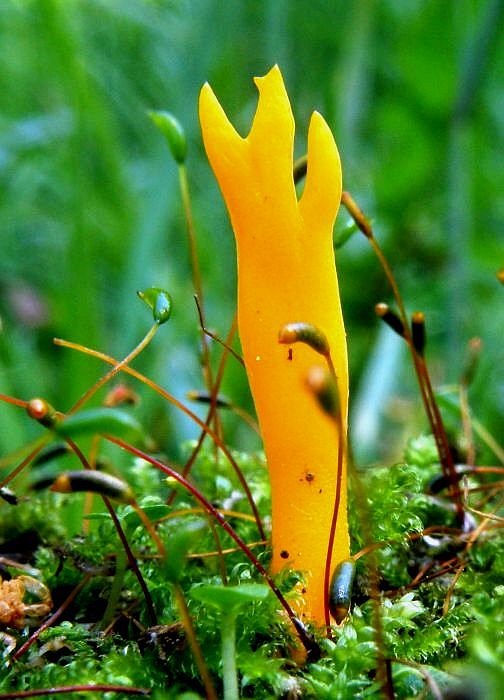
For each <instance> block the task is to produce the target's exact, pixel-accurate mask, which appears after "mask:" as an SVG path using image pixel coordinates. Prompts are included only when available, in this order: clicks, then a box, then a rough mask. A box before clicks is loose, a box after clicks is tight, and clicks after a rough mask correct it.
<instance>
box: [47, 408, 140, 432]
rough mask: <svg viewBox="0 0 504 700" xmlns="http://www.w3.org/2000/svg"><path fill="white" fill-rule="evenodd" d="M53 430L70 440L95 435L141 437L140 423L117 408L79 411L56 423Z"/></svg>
mask: <svg viewBox="0 0 504 700" xmlns="http://www.w3.org/2000/svg"><path fill="white" fill-rule="evenodd" d="M54 430H55V432H56V433H57V434H58V435H63V436H64V437H72V438H73V437H76V436H77V435H86V434H87V435H94V434H97V433H98V434H102V435H104V434H110V435H116V436H118V437H123V436H134V437H137V438H141V437H142V428H141V426H140V423H139V422H138V421H137V420H136V419H135V418H134V417H133V416H131V415H130V414H129V413H126V411H121V410H119V409H117V408H90V409H88V410H86V411H79V413H74V414H73V415H71V416H68V418H65V419H64V420H61V421H60V422H58V424H57V425H56V426H55V427H54Z"/></svg>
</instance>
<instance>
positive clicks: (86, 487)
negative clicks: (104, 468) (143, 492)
mask: <svg viewBox="0 0 504 700" xmlns="http://www.w3.org/2000/svg"><path fill="white" fill-rule="evenodd" d="M50 488H51V491H56V492H57V493H78V492H82V491H90V492H91V493H99V494H101V495H102V496H106V497H107V498H113V499H114V500H116V501H121V502H123V503H132V502H133V501H134V498H133V493H132V491H131V489H130V487H129V486H128V484H126V483H125V482H124V481H121V479H118V478H117V477H115V476H111V475H110V474H104V473H103V472H97V471H94V470H82V471H75V472H64V473H63V474H60V475H59V476H58V478H57V479H56V481H55V482H54V483H53V484H52V486H51V487H50Z"/></svg>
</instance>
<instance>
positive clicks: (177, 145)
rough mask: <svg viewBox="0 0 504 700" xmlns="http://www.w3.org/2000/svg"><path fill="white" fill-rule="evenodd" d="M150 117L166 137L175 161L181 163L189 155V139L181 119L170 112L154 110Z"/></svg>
mask: <svg viewBox="0 0 504 700" xmlns="http://www.w3.org/2000/svg"><path fill="white" fill-rule="evenodd" d="M149 117H150V118H151V119H152V121H153V122H154V124H155V125H156V126H157V128H158V129H159V131H160V132H161V133H162V134H163V136H164V137H165V139H166V141H167V143H168V147H169V149H170V151H171V154H172V156H173V157H174V159H175V161H176V162H177V163H178V164H179V165H180V164H182V163H183V162H184V161H185V159H186V156H187V139H186V136H185V133H184V129H183V128H182V124H181V123H180V122H179V120H178V119H177V118H176V117H174V116H173V114H171V113H170V112H163V111H153V112H149Z"/></svg>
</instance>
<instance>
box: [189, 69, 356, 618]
mask: <svg viewBox="0 0 504 700" xmlns="http://www.w3.org/2000/svg"><path fill="white" fill-rule="evenodd" d="M255 83H256V85H257V87H258V89H259V103H258V106H257V111H256V114H255V117H254V121H253V125H252V128H251V130H250V133H249V134H248V136H247V137H246V138H242V137H241V136H240V135H239V134H238V133H237V132H236V131H235V129H234V128H233V126H232V125H231V124H230V122H229V121H228V119H227V117H226V115H225V113H224V111H223V109H222V107H221V106H220V104H219V102H218V100H217V98H216V97H215V95H214V93H213V92H212V89H211V88H210V86H209V85H208V84H206V85H204V87H203V89H202V91H201V96H200V121H201V127H202V132H203V140H204V144H205V148H206V152H207V155H208V158H209V161H210V164H211V166H212V168H213V170H214V172H215V175H216V177H217V180H218V182H219V185H220V188H221V191H222V194H223V196H224V199H225V201H226V204H227V208H228V211H229V214H230V218H231V223H232V226H233V229H234V233H235V238H236V244H237V254H238V324H239V333H240V339H241V344H242V348H243V353H244V359H245V366H246V369H247V374H248V377H249V381H250V386H251V390H252V394H253V397H254V402H255V406H256V410H257V414H258V418H259V422H260V426H261V432H262V436H263V440H264V448H265V452H266V458H267V461H268V467H269V472H270V481H271V492H272V546H273V562H272V570H273V572H274V573H276V572H278V571H280V570H281V569H282V568H284V567H285V566H290V567H293V568H296V569H299V570H301V571H303V572H304V574H305V576H306V586H305V587H303V594H304V595H303V602H302V604H301V609H300V611H299V612H300V613H301V614H302V615H303V616H304V617H306V618H308V619H311V620H313V621H314V622H315V623H317V624H320V625H322V624H324V606H325V600H326V597H327V591H326V590H324V588H325V586H324V569H325V563H326V555H327V549H328V539H329V531H330V525H331V518H332V512H333V506H334V498H335V492H336V479H337V465H338V444H341V445H345V444H346V439H342V440H340V438H339V437H338V434H337V429H336V427H335V425H334V422H331V420H330V419H329V418H328V417H327V416H326V415H324V414H323V413H322V412H321V411H320V410H319V409H318V407H317V405H316V403H315V401H314V399H313V397H312V396H310V394H309V392H308V391H307V390H306V386H305V379H306V376H307V373H308V370H309V369H310V367H311V366H312V365H313V364H314V362H317V361H320V358H317V355H316V354H315V353H314V351H313V349H312V348H310V347H307V346H306V345H302V344H296V345H295V346H294V347H293V348H291V349H290V350H288V349H287V348H286V346H285V345H281V344H279V343H278V333H279V330H280V328H281V327H282V326H284V325H285V324H286V323H295V322H302V323H307V324H312V325H313V326H315V327H317V328H319V329H320V330H321V331H322V332H323V333H324V334H325V336H326V337H327V339H328V342H329V346H330V351H331V357H332V360H333V362H334V366H335V370H336V375H337V379H338V387H339V392H340V406H341V426H342V427H343V430H344V431H345V432H346V425H347V404H348V371H347V354H346V340H345V331H344V326H343V318H342V313H341V306H340V300H339V292H338V282H337V277H336V268H335V263H334V252H333V243H332V229H333V224H334V219H335V217H336V214H337V211H338V207H339V203H340V198H341V167H340V160H339V156H338V151H337V148H336V145H335V143H334V139H333V136H332V134H331V131H330V129H329V127H328V126H327V124H326V122H325V121H324V119H323V118H322V116H321V115H320V114H318V113H317V112H314V113H313V115H312V118H311V121H310V127H309V132H308V171H307V175H306V182H305V187H304V192H303V194H302V196H301V197H300V199H299V201H298V199H297V196H296V190H295V186H294V181H293V175H292V168H293V144H294V119H293V116H292V111H291V107H290V104H289V99H288V96H287V93H286V90H285V86H284V83H283V79H282V75H281V73H280V70H279V68H278V67H277V66H275V67H274V68H272V69H271V70H270V72H269V73H268V74H267V75H266V76H265V77H264V78H256V79H255ZM343 438H344V436H343ZM345 457H346V456H345V455H343V469H342V472H343V473H342V484H341V486H342V488H341V502H340V507H339V511H338V520H337V525H336V537H335V542H334V547H333V551H332V567H334V566H336V564H337V563H338V562H340V561H342V560H344V559H346V558H348V556H349V539H348V526H347V515H346V459H345ZM340 463H341V458H340Z"/></svg>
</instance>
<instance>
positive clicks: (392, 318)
mask: <svg viewBox="0 0 504 700" xmlns="http://www.w3.org/2000/svg"><path fill="white" fill-rule="evenodd" d="M375 313H376V315H377V316H379V317H380V318H381V319H382V321H385V323H386V324H387V326H390V328H392V330H393V331H395V332H396V333H397V334H398V335H400V336H401V338H404V326H403V322H402V321H401V319H400V318H399V316H398V315H397V314H396V312H395V311H392V309H391V308H390V306H389V305H388V304H384V303H383V302H380V303H379V304H376V306H375Z"/></svg>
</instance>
